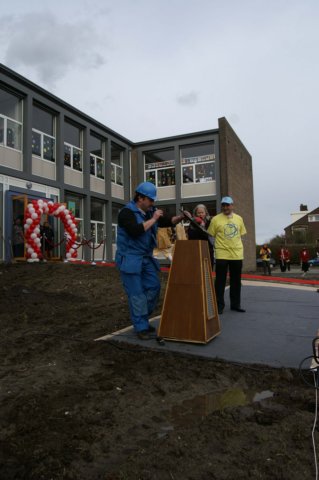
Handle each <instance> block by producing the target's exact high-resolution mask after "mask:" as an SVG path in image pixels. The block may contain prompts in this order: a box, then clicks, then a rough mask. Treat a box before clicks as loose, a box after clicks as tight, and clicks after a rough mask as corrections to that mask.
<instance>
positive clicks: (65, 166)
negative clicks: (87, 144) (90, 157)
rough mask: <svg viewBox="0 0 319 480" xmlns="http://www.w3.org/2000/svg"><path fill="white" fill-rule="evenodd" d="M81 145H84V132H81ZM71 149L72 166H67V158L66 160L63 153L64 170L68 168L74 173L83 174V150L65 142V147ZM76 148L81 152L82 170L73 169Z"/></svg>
mask: <svg viewBox="0 0 319 480" xmlns="http://www.w3.org/2000/svg"><path fill="white" fill-rule="evenodd" d="M81 144H82V131H81ZM65 146H67V147H70V148H71V166H69V165H65V158H64V155H65V152H64V153H63V163H64V168H68V169H69V170H73V171H74V172H80V173H82V174H83V148H82V147H81V148H79V147H77V146H76V145H72V144H71V143H68V142H64V143H63V147H65ZM74 148H76V149H77V150H79V151H80V152H81V163H80V164H81V170H79V169H77V168H74V167H73V149H74Z"/></svg>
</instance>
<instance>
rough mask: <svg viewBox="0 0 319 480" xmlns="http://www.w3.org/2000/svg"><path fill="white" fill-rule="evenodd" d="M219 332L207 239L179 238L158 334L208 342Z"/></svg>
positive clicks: (181, 339) (185, 340)
mask: <svg viewBox="0 0 319 480" xmlns="http://www.w3.org/2000/svg"><path fill="white" fill-rule="evenodd" d="M219 333H220V323H219V317H218V311H217V303H216V296H215V289H214V286H213V281H212V268H211V263H210V255H209V247H208V242H207V241H203V240H189V241H177V242H176V245H175V251H174V257H173V262H172V265H171V268H170V272H169V277H168V282H167V287H166V293H165V298H164V303H163V309H162V315H161V321H160V326H159V330H158V335H159V336H161V337H164V338H166V339H167V340H176V341H182V342H193V343H207V342H209V341H210V340H212V339H213V338H214V337H215V336H216V335H219Z"/></svg>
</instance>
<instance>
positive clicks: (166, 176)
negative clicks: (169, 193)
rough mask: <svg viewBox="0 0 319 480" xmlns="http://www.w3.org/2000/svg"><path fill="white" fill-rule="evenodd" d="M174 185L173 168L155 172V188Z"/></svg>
mask: <svg viewBox="0 0 319 480" xmlns="http://www.w3.org/2000/svg"><path fill="white" fill-rule="evenodd" d="M172 185H175V168H166V169H163V170H158V171H157V186H158V187H170V186H172Z"/></svg>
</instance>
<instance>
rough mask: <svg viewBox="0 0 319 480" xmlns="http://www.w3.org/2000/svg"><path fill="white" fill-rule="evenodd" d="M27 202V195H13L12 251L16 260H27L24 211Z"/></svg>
mask: <svg viewBox="0 0 319 480" xmlns="http://www.w3.org/2000/svg"><path fill="white" fill-rule="evenodd" d="M27 203H28V197H27V195H16V196H13V197H12V232H11V251H12V257H13V258H14V259H15V260H25V242H24V212H25V209H26V206H27Z"/></svg>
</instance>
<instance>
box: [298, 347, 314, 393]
mask: <svg viewBox="0 0 319 480" xmlns="http://www.w3.org/2000/svg"><path fill="white" fill-rule="evenodd" d="M310 359H313V355H309V357H305V358H304V359H303V360H301V362H300V363H299V369H298V370H299V375H300V377H301V379H302V380H303V382H304V383H305V384H306V385H308V387H311V388H314V389H316V390H319V383H318V382H317V383H316V384H315V385H314V384H313V383H310V382H308V380H306V377H305V375H304V373H303V372H305V371H306V372H314V373H315V372H317V370H318V367H319V365H318V366H317V367H313V368H311V367H308V368H307V369H303V368H302V366H303V364H304V363H305V361H306V360H310Z"/></svg>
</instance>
